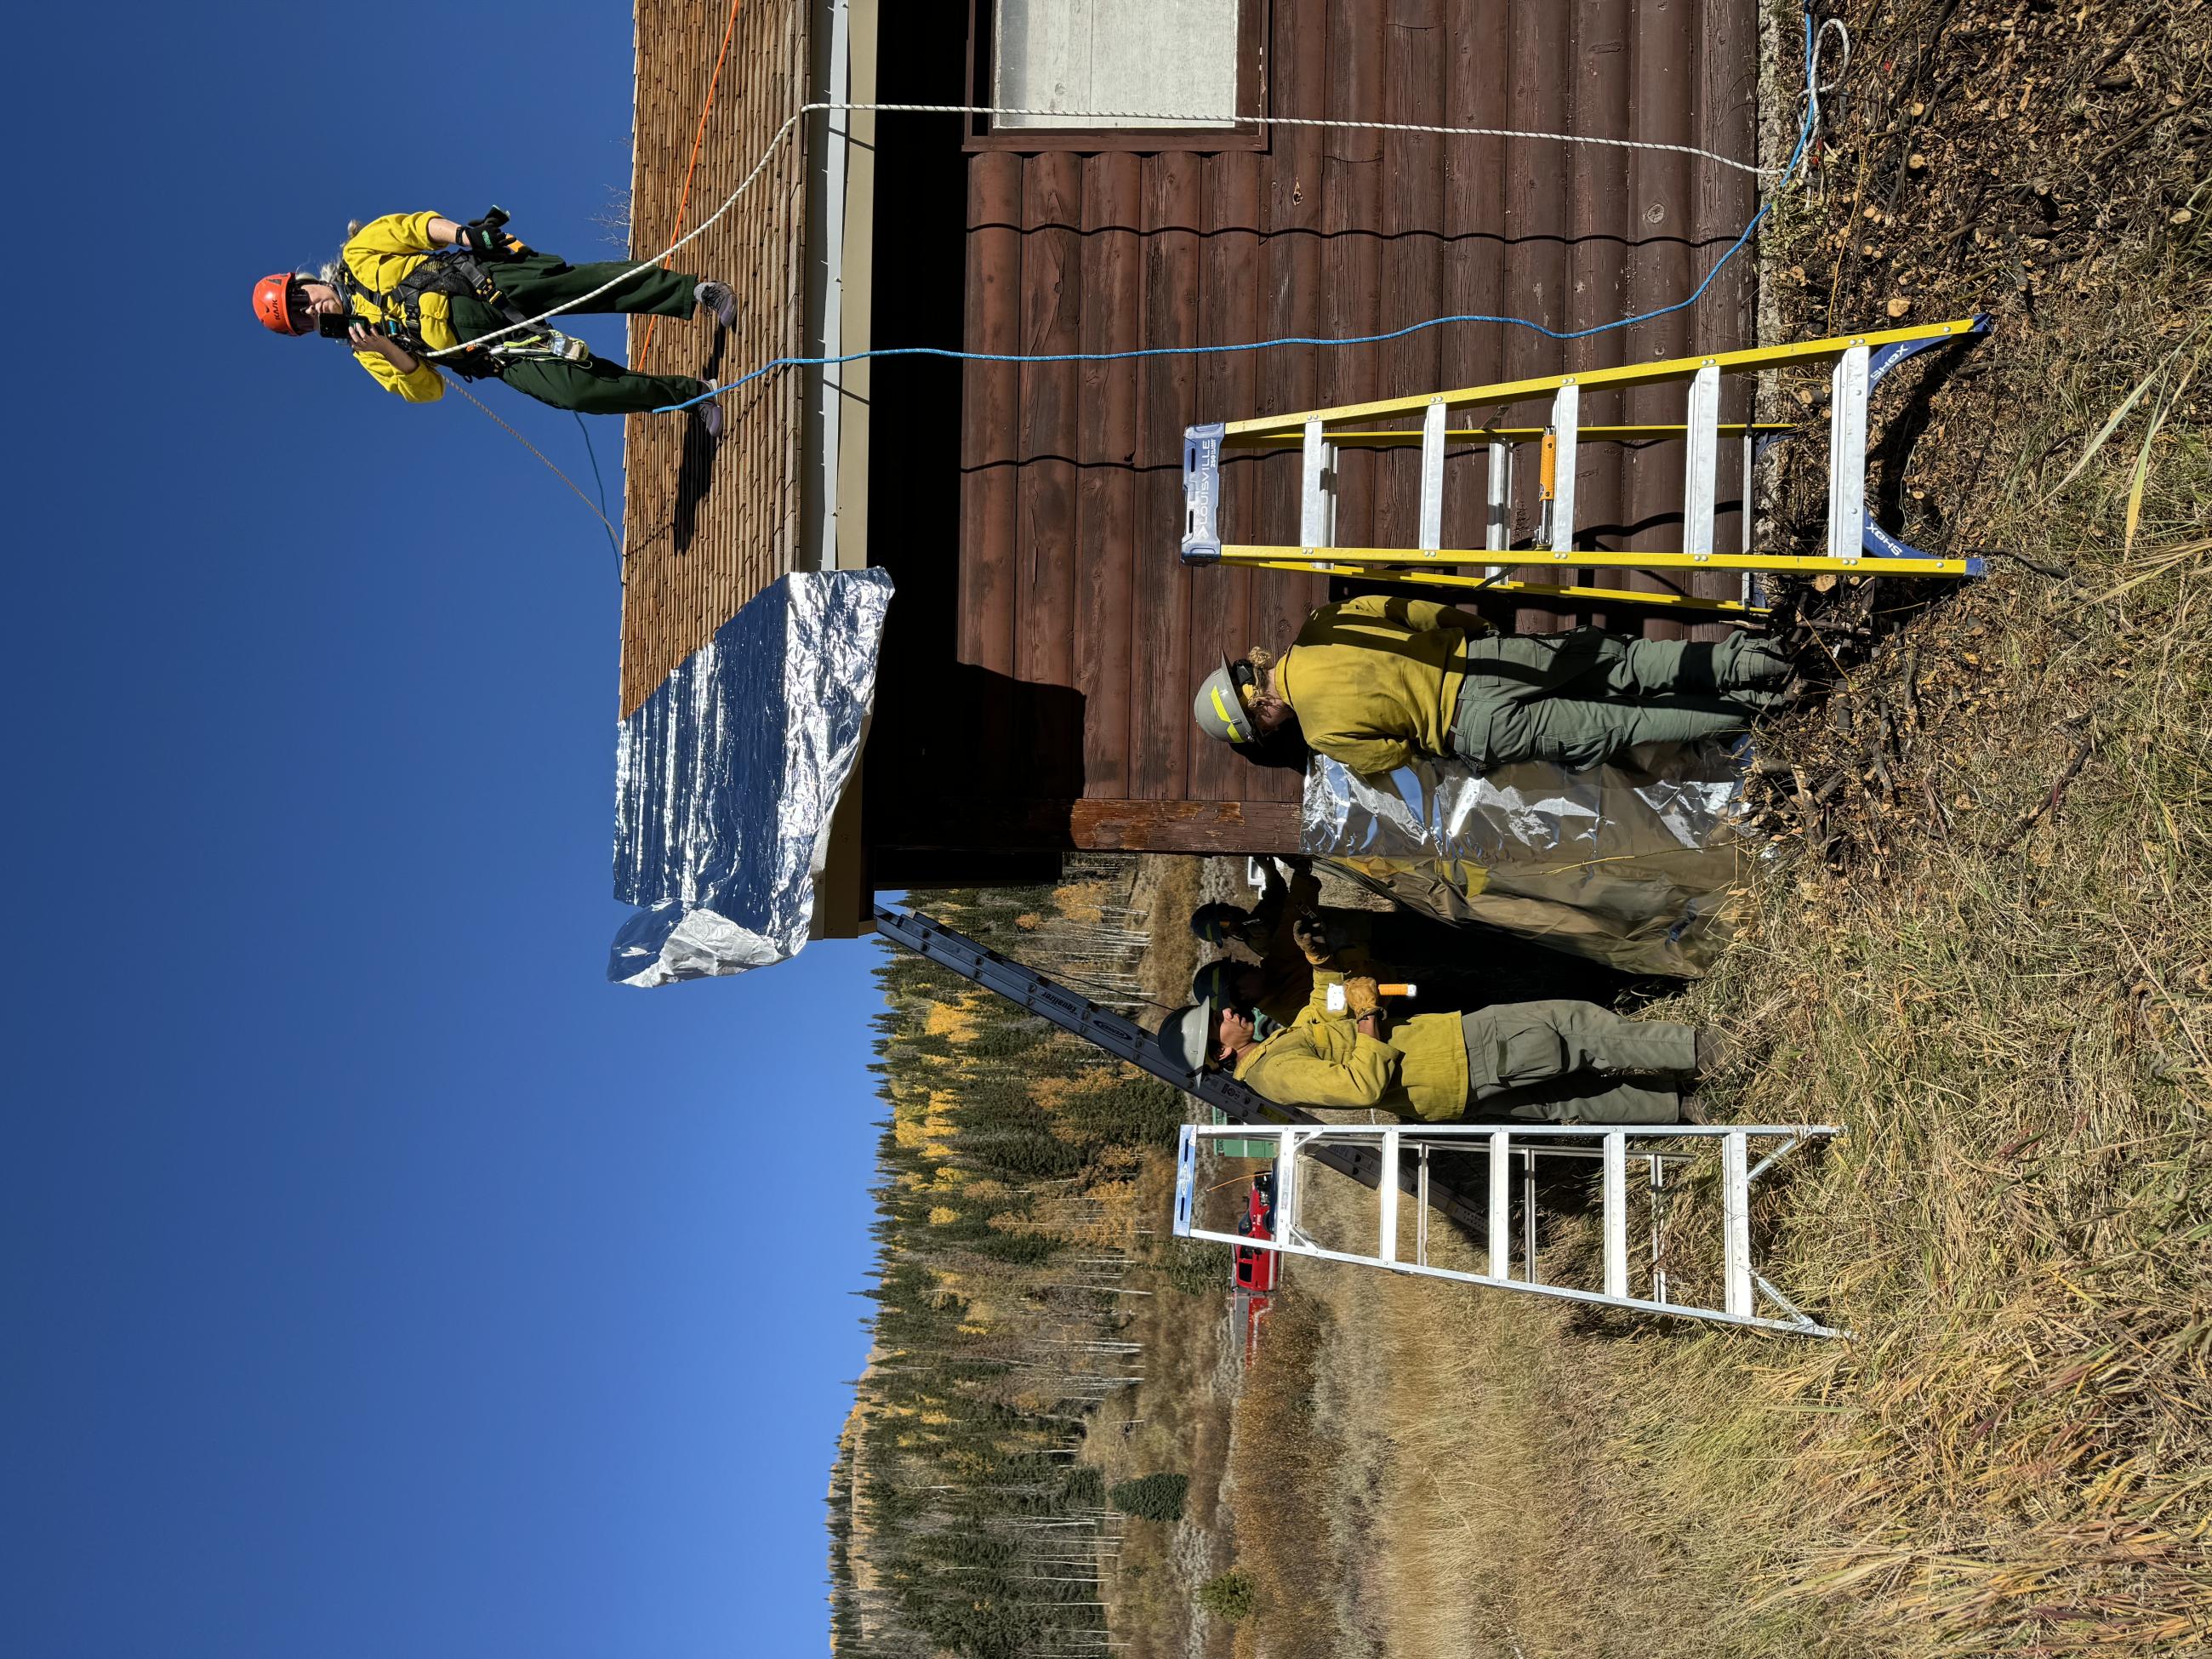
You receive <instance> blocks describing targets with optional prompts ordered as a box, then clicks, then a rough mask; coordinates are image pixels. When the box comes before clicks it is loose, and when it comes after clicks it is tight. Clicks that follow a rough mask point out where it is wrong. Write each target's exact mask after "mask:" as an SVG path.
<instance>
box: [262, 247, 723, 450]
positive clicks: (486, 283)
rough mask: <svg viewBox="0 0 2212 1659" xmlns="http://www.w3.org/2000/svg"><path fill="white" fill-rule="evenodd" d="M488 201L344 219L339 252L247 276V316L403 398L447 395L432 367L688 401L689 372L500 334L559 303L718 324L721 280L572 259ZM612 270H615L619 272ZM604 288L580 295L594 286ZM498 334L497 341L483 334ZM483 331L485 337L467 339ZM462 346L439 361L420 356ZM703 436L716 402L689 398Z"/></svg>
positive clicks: (594, 397) (600, 406)
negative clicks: (485, 209)
mask: <svg viewBox="0 0 2212 1659" xmlns="http://www.w3.org/2000/svg"><path fill="white" fill-rule="evenodd" d="M506 223H507V215H506V213H505V212H503V211H502V210H500V209H498V208H494V209H492V210H491V211H490V212H489V213H487V214H485V215H484V216H483V218H481V219H477V220H475V221H472V222H470V223H468V224H457V223H455V222H453V220H451V219H447V218H444V217H441V216H439V215H438V214H435V213H394V214H387V215H386V216H385V217H383V218H381V219H373V220H371V221H370V222H368V223H367V224H365V225H363V224H356V225H354V226H352V227H350V228H349V233H348V235H347V237H346V241H345V246H343V247H341V248H340V249H339V250H338V257H337V258H336V259H334V260H332V261H331V263H330V264H326V265H325V266H323V267H322V269H321V270H313V271H311V270H296V271H278V272H276V274H275V275H274V276H264V277H263V278H262V279H261V280H260V281H259V282H258V283H255V284H254V285H253V314H254V315H255V316H256V317H258V318H259V319H261V321H262V323H263V325H264V326H266V327H268V328H270V329H272V330H274V331H276V333H279V334H308V333H319V334H321V335H323V336H324V337H325V338H329V339H342V340H344V341H345V342H346V343H348V344H349V345H350V346H351V347H352V348H353V355H354V360H355V361H356V362H358V363H360V365H361V366H362V368H365V369H367V370H368V372H369V374H371V375H372V376H374V379H375V380H376V382H377V384H378V385H379V386H382V387H384V389H385V390H386V391H387V392H396V393H397V394H398V396H400V397H401V398H405V399H406V400H407V401H408V402H409V403H410V404H427V403H435V402H436V401H437V400H438V399H439V398H441V397H443V396H444V395H445V391H446V383H445V381H444V380H443V379H442V378H441V376H440V374H439V373H438V370H439V368H450V369H452V370H453V372H454V373H455V374H459V375H460V376H461V378H462V379H464V380H487V379H489V380H505V381H506V382H507V384H508V385H509V386H513V388H514V389H515V390H516V391H517V392H526V393H527V394H528V395H529V396H531V397H532V398H537V399H538V401H539V402H540V403H545V404H552V405H553V407H554V408H556V409H568V410H575V411H576V412H577V413H579V414H583V415H630V414H637V413H640V412H642V411H644V410H653V409H659V408H663V407H665V406H666V405H668V404H680V403H685V402H688V401H689V400H690V399H691V398H696V397H697V396H699V394H700V393H701V392H704V391H706V390H707V389H708V388H707V386H706V384H705V383H704V382H702V381H701V380H698V379H697V378H696V376H693V375H690V374H634V373H632V372H631V371H630V370H629V369H628V368H623V366H622V365H621V364H619V363H611V362H605V361H604V360H603V359H601V358H599V357H595V356H592V353H591V352H590V351H589V350H588V349H586V347H585V345H584V343H583V342H582V341H581V340H578V339H574V338H572V337H569V336H568V335H566V334H563V333H562V332H561V331H559V330H558V329H557V328H555V327H552V326H551V325H550V322H548V323H539V324H537V325H533V326H532V327H529V328H524V329H518V330H516V331H514V332H513V333H508V334H500V331H501V330H502V329H506V328H507V327H509V326H510V325H513V324H515V323H520V322H524V321H526V320H527V319H530V318H532V317H535V316H538V314H540V313H544V312H546V311H549V310H550V309H552V307H555V306H558V305H564V304H567V303H568V301H574V300H584V303H583V304H581V305H579V306H577V307H575V308H576V310H578V311H579V312H583V313H622V314H627V315H647V314H650V315H653V316H656V317H690V315H691V314H692V313H694V312H695V311H696V310H698V309H699V308H700V307H705V308H706V309H707V311H708V313H711V314H712V315H713V317H714V320H715V322H716V324H717V325H720V326H721V327H723V328H727V327H729V326H730V325H732V324H733V323H734V322H735V321H736V320H737V298H736V296H735V295H732V293H731V291H730V289H728V287H727V286H726V285H725V284H723V283H714V282H701V281H699V280H698V279H697V278H696V277H693V276H684V275H682V274H680V273H678V272H676V271H671V270H661V269H660V268H659V266H657V265H653V266H648V267H647V268H646V269H644V270H635V271H634V270H632V267H631V266H630V265H629V264H626V263H615V262H606V263H600V264H584V265H572V264H568V262H567V261H566V260H563V259H558V258H554V257H553V256H552V255H551V254H550V253H538V252H532V250H531V249H530V248H528V247H527V246H524V245H523V244H522V243H521V242H520V241H517V240H515V239H514V238H513V237H512V236H510V235H508V234H507V232H506V230H505V228H504V226H505V225H506ZM617 279H621V280H619V281H617ZM607 283H615V286H614V287H612V288H611V289H608V291H607V292H606V293H605V294H602V295H598V296H597V297H596V298H593V299H590V300H585V296H586V295H589V294H591V293H592V290H593V289H598V288H601V287H604V286H605V285H606V284H607ZM495 334H497V335H499V336H500V337H498V338H496V339H485V338H484V337H485V336H488V335H495ZM479 340H482V341H483V343H482V344H474V343H473V342H476V341H479ZM455 347H464V348H466V349H463V350H459V351H455V352H454V355H453V356H449V357H437V358H433V357H432V356H431V354H432V353H434V352H439V351H447V350H452V349H453V348H455ZM694 410H695V412H696V416H697V418H698V420H699V422H700V423H701V425H702V427H704V428H705V429H706V433H707V435H708V437H709V438H710V439H712V438H719V437H720V436H721V435H722V412H721V408H720V405H719V404H714V403H711V402H710V403H704V404H696V405H694Z"/></svg>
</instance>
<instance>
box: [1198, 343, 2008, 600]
mask: <svg viewBox="0 0 2212 1659" xmlns="http://www.w3.org/2000/svg"><path fill="white" fill-rule="evenodd" d="M1988 326H1989V319H1987V318H1986V317H1973V318H1968V319H1963V320H1960V321H1957V322H1948V323H1932V324H1929V325H1926V326H1924V327H1920V328H1893V329H1881V330H1876V331H1870V332H1868V333H1864V334H1852V335H1840V336H1838V337H1835V338H1833V339H1826V340H1809V341H1806V342H1804V343H1802V344H1798V345H1785V346H1765V347H1760V348H1758V349H1753V350H1748V351H1724V352H1719V353H1716V354H1715V355H1713V356H1705V357H1678V358H1674V359H1672V360H1670V361H1668V362H1656V363H1632V364H1627V365H1625V366H1623V367H1621V368H1598V369H1589V370H1586V371H1584V372H1583V373H1582V374H1553V375H1547V376H1542V377H1540V378H1538V379H1534V380H1508V381H1505V382H1503V383H1501V384H1499V385H1497V386H1469V387H1467V388H1466V389H1464V390H1462V391H1458V392H1431V393H1421V394H1416V395H1414V396H1413V397H1407V398H1381V399H1378V400H1376V401H1375V402H1371V403H1363V404H1342V405H1340V406H1339V407H1337V408H1334V409H1317V410H1306V411H1304V412H1301V413H1297V414H1290V415H1264V416H1258V417H1256V418H1254V419H1250V420H1241V421H1226V422H1214V423H1212V424H1211V425H1206V426H1194V427H1190V428H1187V429H1186V430H1185V432H1184V433H1183V447H1182V453H1183V459H1182V475H1183V535H1182V559H1183V562H1184V563H1186V564H1225V565H1242V566H1245V567H1248V568H1255V569H1263V570H1322V571H1326V572H1328V574H1332V575H1339V576H1357V577H1360V578H1363V579H1364V580H1372V581H1385V582H1398V583H1404V584H1409V585H1410V584H1419V585H1422V586H1448V587H1470V588H1481V589H1486V590H1490V591H1493V592H1510V593H1516V594H1524V595H1528V596H1532V597H1536V598H1542V599H1570V600H1589V601H1603V602H1606V603H1608V604H1620V603H1631V604H1636V605H1663V606H1667V607H1669V608H1671V609H1676V610H1686V611H1714V612H1720V613H1724V614H1725V613H1733V614H1737V615H1742V614H1747V613H1749V612H1752V611H1756V610H1758V609H1759V605H1758V603H1757V596H1756V595H1755V594H1754V593H1753V591H1752V589H1751V587H1750V585H1749V574H1750V573H1752V572H1755V571H1766V572H1773V573H1778V574H1790V575H1817V574H1829V573H1847V574H1877V573H1878V574H1884V575H1896V576H1958V577H1962V576H1978V575H1980V574H1982V562H1981V560H1979V559H1977V558H1939V557H1936V556H1933V555H1930V554H1928V553H1923V552H1922V551H1921V550H1919V549H1918V548H1915V547H1910V546H1907V545H1906V544H1904V543H1903V542H1900V541H1899V540H1898V539H1897V538H1895V537H1893V536H1892V535H1891V534H1890V533H1889V532H1887V531H1886V530H1884V529H1882V528H1881V526H1879V525H1878V524H1876V523H1875V522H1874V520H1871V519H1870V518H1869V517H1868V516H1867V511H1866V447H1867V404H1868V400H1869V398H1871V397H1872V395H1873V392H1874V388H1875V386H1877V385H1878V384H1880V382H1881V378H1882V376H1883V375H1885V374H1887V373H1888V372H1889V370H1890V369H1892V368H1894V367H1896V365H1897V364H1899V363H1900V362H1903V361H1904V360H1905V358H1907V357H1910V356H1913V355H1914V354H1915V353H1917V352H1921V351H1925V350H1927V349H1929V347H1931V346H1938V345H1942V344H1945V343H1949V342H1952V341H1957V340H1966V339H1971V338H1974V337H1978V336H1979V335H1981V334H1983V333H1984V332H1985V331H1987V329H1988ZM1820 363H1826V364H1829V365H1832V368H1831V373H1830V378H1829V390H1830V400H1829V406H1828V463H1829V465H1828V528H1827V539H1826V546H1825V548H1824V550H1822V551H1821V552H1820V553H1818V554H1812V555H1803V556H1800V555H1796V554H1791V553H1785V552H1766V551H1760V550H1757V549H1755V548H1754V546H1753V540H1754V536H1753V513H1752V508H1751V483H1752V471H1753V467H1754V466H1755V465H1757V462H1758V459H1759V454H1760V453H1761V452H1762V451H1763V450H1764V449H1765V447H1766V446H1767V445H1768V444H1770V443H1773V442H1778V441H1780V440H1782V439H1783V438H1784V437H1787V436H1789V435H1791V434H1793V433H1795V432H1796V431H1797V430H1798V429H1799V428H1796V427H1795V426H1794V425H1791V424H1790V423H1788V422H1762V421H1747V422H1724V421H1723V420H1722V419H1721V418H1720V406H1721V379H1722V377H1723V375H1756V374H1759V373H1761V372H1762V371H1766V370H1772V369H1782V368H1802V367H1805V366H1808V365H1813V364H1820ZM1674 384H1680V385H1683V386H1687V387H1688V399H1689V407H1688V410H1687V417H1686V419H1685V420H1684V421H1683V422H1680V424H1674V425H1638V426H1585V425H1583V423H1582V421H1581V418H1580V414H1581V408H1582V398H1583V393H1585V392H1620V391H1626V390H1627V389H1628V388H1630V387H1632V386H1663V385H1674ZM1540 400H1541V401H1547V402H1548V403H1549V404H1550V405H1551V410H1550V418H1549V420H1548V422H1547V423H1546V424H1544V425H1542V426H1503V425H1499V424H1498V417H1499V415H1500V413H1501V412H1502V411H1504V410H1506V409H1508V408H1510V406H1511V405H1513V404H1527V403H1534V402H1537V401H1540ZM1462 410H1465V411H1469V412H1471V413H1472V414H1474V416H1475V417H1476V419H1477V420H1478V421H1479V422H1480V423H1479V424H1466V425H1461V426H1456V427H1455V426H1453V425H1451V424H1450V423H1449V422H1450V417H1451V416H1453V415H1454V414H1455V413H1457V412H1459V411H1462ZM1408 416H1419V417H1420V420H1421V424H1420V426H1419V428H1402V429H1391V428H1387V427H1378V426H1376V425H1373V424H1370V423H1372V422H1389V421H1391V420H1393V419H1403V418H1405V417H1408ZM1723 438H1734V439H1736V440H1738V441H1740V448H1741V456H1742V469H1743V474H1742V484H1743V495H1742V506H1741V517H1740V523H1741V532H1740V535H1739V538H1738V545H1737V548H1736V550H1735V551H1734V552H1732V553H1723V552H1720V551H1717V550H1716V549H1715V547H1714V545H1713V542H1714V534H1713V522H1714V518H1715V516H1716V495H1717V487H1718V482H1719V476H1720V457H1721V440H1722V439H1723ZM1662 439H1680V440H1681V441H1682V446H1683V449H1684V452H1685V457H1686V459H1685V462H1684V469H1683V504H1682V541H1683V544H1682V547H1681V548H1680V550H1679V551H1668V552H1644V551H1629V550H1618V549H1596V548H1590V547H1588V546H1582V547H1578V546H1577V545H1576V533H1577V532H1576V526H1575V467H1576V461H1577V452H1578V451H1579V449H1580V447H1581V446H1582V445H1583V443H1586V442H1592V441H1600V442H1614V443H1623V442H1628V443H1643V442H1649V441H1654V440H1662ZM1529 445H1534V446H1535V447H1536V448H1537V452H1538V464H1539V475H1538V480H1537V482H1538V489H1537V501H1538V510H1539V520H1538V524H1537V526H1536V533H1535V536H1534V544H1533V545H1528V546H1523V547H1516V546H1515V545H1514V544H1513V538H1512V535H1511V526H1510V509H1511V504H1512V501H1513V480H1514V471H1515V464H1516V452H1518V451H1519V450H1521V449H1522V448H1523V447H1527V446H1529ZM1415 446H1419V449H1420V452H1421V469H1420V511H1419V519H1418V526H1419V530H1418V533H1419V537H1420V544H1419V546H1417V547H1341V546H1339V545H1337V544H1336V470H1337V469H1336V462H1337V453H1338V452H1339V451H1340V450H1341V449H1346V448H1354V447H1358V448H1371V449H1391V448H1401V447H1403V448H1411V447H1415ZM1291 447H1296V448H1297V449H1298V450H1299V452H1300V454H1301V458H1302V462H1303V466H1302V473H1301V484H1300V492H1299V520H1298V544H1297V545H1296V546H1292V547H1269V546H1261V545H1256V544H1249V543H1241V542H1231V541H1227V540H1225V539H1224V531H1223V527H1222V525H1221V520H1220V502H1221V461H1222V452H1223V451H1224V450H1237V449H1245V450H1254V451H1258V452H1261V453H1266V452H1267V451H1270V450H1280V449H1285V448H1291ZM1453 447H1461V448H1463V449H1480V450H1481V451H1483V452H1485V453H1486V459H1487V462H1488V477H1487V482H1486V505H1487V513H1486V528H1485V534H1484V539H1483V545H1482V546H1481V547H1480V548H1479V549H1474V548H1456V547H1445V546H1444V545H1443V507H1444V489H1445V466H1444V463H1445V460H1446V459H1447V456H1448V454H1449V451H1450V450H1451V449H1452V448H1453ZM1516 565H1520V566H1532V565H1533V566H1544V565H1550V566H1555V567H1558V568H1559V569H1560V571H1561V573H1562V574H1563V576H1565V577H1566V578H1567V580H1565V582H1563V583H1561V584H1558V585H1553V584H1541V583H1535V582H1528V581H1522V580H1513V579H1511V578H1510V577H1509V576H1508V574H1507V572H1508V571H1509V570H1510V569H1511V568H1513V567H1515V566H1516ZM1464 566H1481V567H1483V569H1482V570H1481V571H1480V574H1468V572H1466V571H1465V570H1463V569H1462V567H1464ZM1593 567H1595V568H1604V569H1613V570H1650V571H1658V572H1662V573H1667V572H1673V573H1690V572H1696V571H1699V570H1735V571H1741V572H1743V573H1745V574H1746V585H1745V587H1744V590H1743V594H1742V597H1741V598H1738V599H1705V598H1699V597H1695V596H1692V595H1691V594H1689V593H1686V592H1671V591H1661V592H1645V591H1642V590H1627V589H1620V588H1606V587H1591V586H1579V585H1577V584H1575V583H1574V581H1573V580H1572V574H1573V572H1574V571H1575V570H1576V569H1577V568H1593Z"/></svg>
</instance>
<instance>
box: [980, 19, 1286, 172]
mask: <svg viewBox="0 0 2212 1659" xmlns="http://www.w3.org/2000/svg"><path fill="white" fill-rule="evenodd" d="M973 4H974V8H975V9H974V16H975V23H976V25H977V33H978V35H979V37H980V38H979V39H978V40H976V42H975V46H976V51H975V54H974V60H973V78H972V82H971V90H972V92H973V93H975V94H981V95H977V96H971V97H970V98H969V102H970V103H974V104H987V105H989V106H991V107H993V108H994V109H1020V110H1035V111H1042V112H1043V113H1040V114H1025V115H996V116H978V117H975V118H973V120H972V121H971V124H970V126H969V137H970V141H971V143H972V142H975V141H981V142H982V143H987V144H990V145H991V146H992V147H994V148H997V147H1011V148H1015V149H1074V148H1083V149H1133V148H1139V147H1143V148H1148V149H1159V148H1162V147H1163V145H1162V142H1161V141H1162V139H1163V138H1167V137H1170V135H1188V138H1185V139H1183V140H1182V142H1180V143H1175V144H1174V145H1173V147H1175V148H1203V149H1221V148H1225V147H1235V148H1240V149H1241V148H1245V147H1247V146H1252V147H1256V146H1257V145H1259V144H1261V143H1265V135H1264V130H1263V129H1261V127H1260V126H1259V125H1257V124H1256V123H1255V122H1254V121H1252V120H1251V119H1250V118H1251V117H1252V116H1254V115H1255V114H1259V113H1261V100H1262V99H1263V98H1264V96H1265V83H1264V78H1263V76H1262V75H1261V63H1260V59H1261V43H1262V41H1263V40H1264V38H1265V29H1266V19H1265V13H1266V0H973ZM1239 117H1243V119H1242V120H1240V119H1239ZM1109 135H1110V136H1109ZM1144 135H1152V137H1151V138H1150V141H1149V142H1148V143H1147V142H1145V141H1144V137H1143V136H1144Z"/></svg>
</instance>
